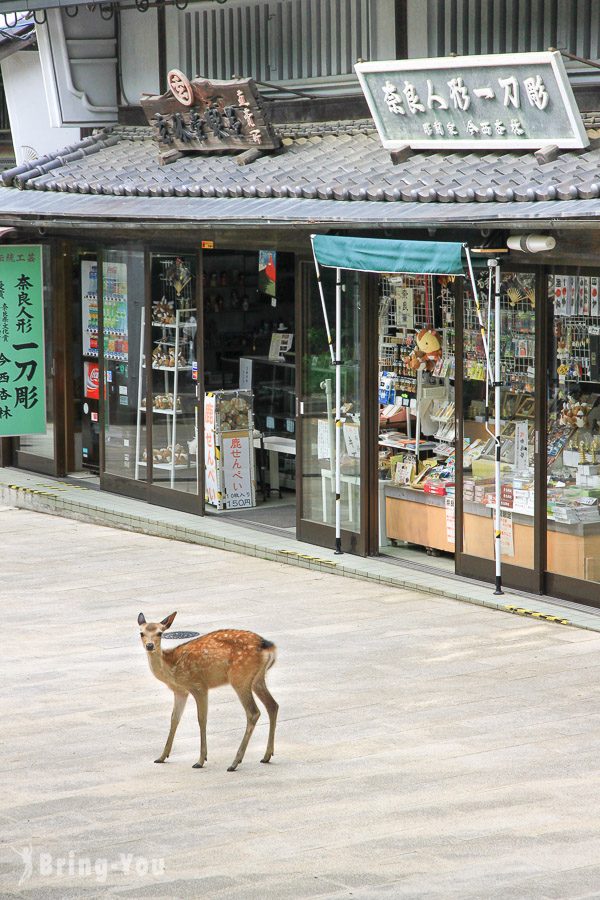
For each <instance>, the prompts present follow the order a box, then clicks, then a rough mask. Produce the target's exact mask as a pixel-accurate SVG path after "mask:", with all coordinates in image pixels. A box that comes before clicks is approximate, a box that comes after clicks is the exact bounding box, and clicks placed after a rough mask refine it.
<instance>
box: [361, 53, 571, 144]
mask: <svg viewBox="0 0 600 900" xmlns="http://www.w3.org/2000/svg"><path fill="white" fill-rule="evenodd" d="M355 69H356V73H357V75H358V78H359V81H360V84H361V87H362V89H363V92H364V95H365V98H366V100H367V103H368V104H369V108H370V110H371V114H372V116H373V119H374V121H375V125H376V126H377V130H378V132H379V136H380V138H381V142H382V144H383V146H384V147H385V148H386V149H388V150H398V149H400V148H401V147H406V146H407V145H408V146H410V147H414V148H415V149H433V148H434V147H435V148H436V149H444V148H446V149H447V148H452V149H455V150H460V149H465V150H475V149H477V148H481V149H506V150H508V149H520V150H523V149H526V148H528V147H529V148H531V149H536V150H539V149H541V148H542V147H545V146H549V145H552V144H555V145H556V146H558V147H561V148H563V147H564V148H568V147H586V146H587V145H588V143H589V140H588V137H587V135H586V132H585V128H584V125H583V122H582V119H581V114H580V112H579V109H578V107H577V103H576V101H575V97H574V96H573V91H572V90H571V86H570V84H569V80H568V77H567V74H566V70H565V67H564V65H563V62H562V58H561V55H560V53H559V52H558V51H553V52H550V51H548V52H540V53H504V54H495V55H488V56H457V57H452V58H448V57H443V58H436V59H408V60H391V61H389V62H368V63H357V64H356V66H355Z"/></svg>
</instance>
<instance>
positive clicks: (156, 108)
mask: <svg viewBox="0 0 600 900" xmlns="http://www.w3.org/2000/svg"><path fill="white" fill-rule="evenodd" d="M167 81H168V85H169V90H168V91H167V93H166V94H163V95H162V96H160V97H158V96H151V95H144V96H142V98H141V105H142V107H143V109H144V112H145V114H146V118H147V119H148V122H149V124H150V125H152V127H153V129H154V137H155V139H156V140H157V142H158V144H159V147H160V152H161V157H162V160H163V162H168V161H170V159H176V158H177V157H178V156H180V155H181V154H182V153H204V154H212V153H227V152H228V153H231V152H233V151H240V150H248V149H249V148H251V147H253V148H256V149H257V150H260V151H263V150H276V149H277V148H278V147H279V146H280V145H281V140H280V138H279V137H278V135H277V134H276V133H275V131H274V130H273V128H272V126H271V124H270V122H269V120H268V116H267V114H266V111H265V110H264V108H263V106H262V104H261V98H260V94H259V93H258V90H257V88H256V84H255V82H254V81H253V80H252V79H251V78H239V79H236V80H234V81H207V80H205V79H193V80H192V81H190V80H189V79H188V78H187V77H186V76H185V75H184V74H183V72H180V71H179V70H178V69H172V70H171V71H170V72H169V74H168V76H167Z"/></svg>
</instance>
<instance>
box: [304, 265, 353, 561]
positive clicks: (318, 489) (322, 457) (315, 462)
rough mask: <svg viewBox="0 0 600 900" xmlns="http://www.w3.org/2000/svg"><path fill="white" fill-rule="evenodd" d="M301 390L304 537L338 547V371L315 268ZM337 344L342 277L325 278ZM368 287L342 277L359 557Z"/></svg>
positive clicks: (345, 543)
mask: <svg viewBox="0 0 600 900" xmlns="http://www.w3.org/2000/svg"><path fill="white" fill-rule="evenodd" d="M300 271H301V290H302V303H301V304H300V310H301V312H300V315H301V322H300V323H299V332H300V342H299V351H300V355H301V359H300V373H299V377H300V390H299V408H298V438H297V440H298V445H299V454H298V460H297V490H298V536H299V537H300V538H301V539H303V540H307V541H310V542H312V543H317V544H322V545H324V546H328V547H333V546H334V538H335V430H336V429H335V374H336V373H335V369H336V367H335V366H334V365H333V363H332V361H331V355H330V352H329V346H328V341H327V333H326V329H325V323H324V318H323V310H322V306H321V300H320V296H319V291H318V288H317V282H316V277H315V272H314V266H313V265H312V264H309V263H306V264H302V265H301V267H300ZM322 278H323V289H324V294H325V301H326V306H327V313H328V316H329V323H330V327H331V329H332V338H333V341H334V343H335V270H332V269H324V270H323V272H322ZM361 283H362V282H361V279H360V278H359V276H358V275H357V273H355V272H342V321H341V331H342V365H341V366H340V370H341V380H342V435H341V442H342V443H341V446H342V450H341V517H342V548H343V549H345V550H351V551H352V552H356V553H360V552H362V548H363V547H364V533H363V531H362V530H361V517H362V516H361V513H362V511H361V506H362V504H361V445H362V439H361Z"/></svg>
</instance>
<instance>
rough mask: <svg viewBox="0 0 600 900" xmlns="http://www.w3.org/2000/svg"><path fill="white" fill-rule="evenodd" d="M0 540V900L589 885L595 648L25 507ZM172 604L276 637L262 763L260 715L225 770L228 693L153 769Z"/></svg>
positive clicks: (590, 640) (205, 620)
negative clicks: (202, 727) (159, 635)
mask: <svg viewBox="0 0 600 900" xmlns="http://www.w3.org/2000/svg"><path fill="white" fill-rule="evenodd" d="M0 548H1V549H0V571H1V574H2V578H1V580H0V600H1V601H2V618H3V629H2V631H3V638H4V650H3V654H2V655H3V660H2V662H3V665H2V676H3V679H2V686H3V690H2V693H1V695H0V709H1V711H2V738H3V740H2V773H3V779H2V781H3V785H4V791H3V794H2V798H1V800H0V805H1V809H0V814H1V819H0V840H1V845H0V861H1V862H2V880H1V881H0V895H1V896H2V897H5V896H6V897H12V896H17V897H25V898H38V897H39V898H49V900H55V898H56V900H58V898H61V900H62V898H79V897H86V898H87V897H113V896H114V897H123V898H146V897H147V898H165V900H167V898H168V900H177V898H188V897H202V898H211V900H212V898H243V900H246V898H250V900H251V898H305V897H306V898H313V897H319V898H329V897H331V898H343V897H361V898H362V897H365V898H387V897H390V898H391V897H393V898H396V897H399V898H406V897H408V898H420V897H432V898H444V900H445V898H455V897H456V898H478V900H481V898H502V900H513V898H544V897H548V898H582V897H599V896H600V808H599V804H598V792H599V789H600V766H599V751H600V714H599V711H598V706H599V703H600V679H599V678H598V675H599V673H600V668H599V666H600V653H599V650H600V635H599V634H596V633H594V632H590V631H583V630H578V629H574V628H568V627H564V626H560V625H551V624H547V623H541V622H535V621H531V620H524V619H520V618H517V617H513V616H511V615H509V614H506V613H501V612H496V611H493V610H489V609H485V608H481V607H476V606H471V605H466V604H461V603H457V602H456V601H453V600H449V599H445V598H436V597H435V596H432V595H425V594H417V593H414V592H409V591H402V590H398V589H394V588H389V587H388V588H386V587H385V586H380V587H378V586H377V585H372V584H366V583H363V582H360V581H353V580H350V579H342V578H337V577H335V576H332V575H329V574H327V573H321V572H315V571H309V570H304V569H292V568H290V567H288V566H283V565H281V564H278V563H274V562H267V561H264V560H260V559H256V558H251V557H241V556H237V555H235V554H233V553H226V552H224V551H220V550H215V549H211V548H206V547H199V546H193V545H189V544H183V543H175V542H170V541H167V540H164V539H161V538H156V537H149V536H145V535H140V534H134V533H128V532H123V531H116V530H112V529H109V528H102V527H100V526H95V525H88V524H82V523H79V522H75V521H71V520H66V519H60V518H55V517H50V516H44V515H40V514H38V513H34V512H29V511H24V510H15V509H6V508H5V509H2V510H0ZM173 609H177V610H178V611H179V617H178V620H177V623H176V624H177V625H179V627H181V628H183V627H188V628H194V627H195V628H197V629H198V630H207V631H208V630H210V629H212V628H215V627H223V626H232V627H244V628H250V629H253V630H256V631H258V632H260V633H262V634H264V635H265V636H266V637H268V638H271V639H272V640H274V641H276V643H277V644H278V648H279V661H278V664H277V666H276V667H275V668H274V669H273V670H272V671H271V673H270V674H269V681H270V685H271V689H272V691H273V694H274V695H275V697H276V698H277V700H278V701H279V703H280V706H281V715H280V725H279V729H278V741H277V744H276V755H275V757H274V760H273V763H272V764H271V765H270V766H261V765H259V763H258V761H259V759H260V756H261V755H262V752H263V750H264V745H265V742H266V733H267V725H266V715H264V716H263V718H262V719H261V721H260V723H259V725H258V726H257V728H256V731H255V734H254V738H253V740H252V742H251V744H250V747H249V749H248V752H247V755H246V759H245V761H244V763H243V765H242V766H241V767H240V768H239V770H238V771H237V772H235V773H228V772H226V767H227V765H229V763H230V761H231V759H232V757H233V754H234V752H235V748H236V747H237V744H238V742H239V740H240V738H241V734H242V731H243V727H244V717H243V713H242V709H241V706H240V705H239V703H238V700H237V698H236V697H235V695H234V694H233V692H232V691H231V690H230V689H229V688H223V689H221V690H218V691H214V692H212V693H211V702H210V707H209V720H208V741H209V743H208V750H209V762H208V765H207V767H206V768H205V769H203V770H195V769H192V768H191V766H192V763H193V762H195V760H196V758H197V755H198V743H199V741H198V731H197V722H196V718H195V714H194V710H193V708H192V705H190V706H189V708H188V709H187V710H186V713H185V715H184V718H183V721H182V723H181V726H180V730H179V733H178V736H177V738H176V742H175V748H174V753H173V755H172V757H171V760H170V761H169V762H168V763H167V764H166V765H164V766H156V765H154V764H153V762H152V760H153V759H154V758H155V757H156V755H157V754H158V752H159V751H160V750H161V748H162V745H163V742H164V739H165V737H166V733H167V731H168V724H169V715H170V706H171V700H170V694H169V692H168V691H167V690H166V689H165V688H164V687H163V686H162V685H160V684H159V682H157V681H155V680H154V679H153V678H152V676H151V675H150V672H149V671H148V667H147V663H146V660H145V659H144V652H143V650H142V648H141V646H140V644H139V637H138V629H137V625H136V617H137V614H138V612H139V611H140V610H143V611H144V612H145V614H146V617H147V618H148V619H149V620H150V619H152V618H154V617H161V618H162V617H163V616H165V615H166V614H167V613H169V612H171V611H172V610H173ZM23 859H24V860H25V863H24V862H23V861H22V860H23ZM27 859H29V860H30V866H29V867H27V866H26V862H27ZM61 860H62V861H63V862H62V870H61ZM88 860H89V862H90V865H91V866H93V867H94V868H93V870H92V873H91V874H85V866H86V865H87V861H88ZM160 860H164V873H163V874H156V875H155V874H152V873H151V872H150V873H149V874H143V870H144V868H145V867H146V866H150V867H151V866H152V865H153V864H155V865H160ZM153 861H154V862H153ZM80 867H83V869H84V871H82V872H81V873H80V871H79V868H80ZM69 869H71V870H72V872H71V874H69ZM63 870H64V871H63ZM107 870H108V871H107ZM19 881H21V883H20V884H19Z"/></svg>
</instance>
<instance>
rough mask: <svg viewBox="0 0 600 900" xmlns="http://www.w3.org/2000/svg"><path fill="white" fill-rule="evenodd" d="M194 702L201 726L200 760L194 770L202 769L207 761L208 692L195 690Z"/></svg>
mask: <svg viewBox="0 0 600 900" xmlns="http://www.w3.org/2000/svg"><path fill="white" fill-rule="evenodd" d="M194 700H195V701H196V707H197V708H198V725H199V726H200V759H199V760H198V762H197V763H194V765H193V766H192V768H193V769H201V768H202V766H203V765H204V763H205V762H206V760H207V758H208V757H207V752H206V719H207V716H208V691H206V690H195V691H194Z"/></svg>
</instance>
